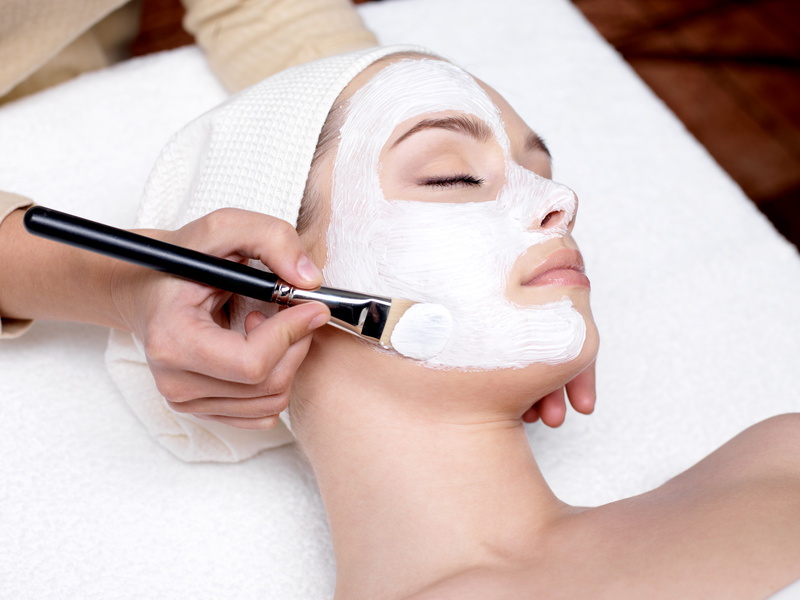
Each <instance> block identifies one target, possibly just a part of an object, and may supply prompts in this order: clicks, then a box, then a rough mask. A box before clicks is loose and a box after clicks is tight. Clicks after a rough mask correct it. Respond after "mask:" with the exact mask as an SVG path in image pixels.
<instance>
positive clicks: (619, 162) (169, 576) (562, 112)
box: [0, 0, 800, 600]
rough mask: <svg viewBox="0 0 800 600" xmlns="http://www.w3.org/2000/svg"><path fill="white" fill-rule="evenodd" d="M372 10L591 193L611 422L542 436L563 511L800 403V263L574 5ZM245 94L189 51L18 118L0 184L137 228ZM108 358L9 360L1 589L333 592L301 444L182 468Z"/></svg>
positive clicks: (41, 327)
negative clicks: (432, 53) (167, 153)
mask: <svg viewBox="0 0 800 600" xmlns="http://www.w3.org/2000/svg"><path fill="white" fill-rule="evenodd" d="M360 12H361V14H362V16H363V17H364V19H365V20H366V22H367V24H368V26H370V27H371V28H373V29H374V31H376V32H377V34H378V35H379V37H380V39H381V40H382V42H384V43H401V42H409V43H419V44H423V45H426V46H429V47H431V48H433V49H435V50H437V51H439V52H442V53H444V54H445V55H447V56H449V57H451V58H452V59H453V60H454V61H455V62H457V63H458V64H460V65H462V66H464V67H466V68H467V69H470V70H472V71H473V72H474V73H475V74H476V75H478V76H479V77H482V78H483V79H485V80H486V81H487V82H489V83H490V84H492V85H493V86H494V87H496V88H497V89H498V90H499V91H500V92H501V93H503V94H504V95H505V96H506V97H507V98H508V100H509V101H510V102H511V103H512V105H514V106H515V107H516V108H517V110H518V112H519V113H520V114H521V115H522V116H523V117H524V118H525V119H526V120H527V121H528V122H529V123H530V124H531V126H533V127H534V128H535V129H536V130H537V131H538V132H539V133H540V134H542V135H543V136H544V137H545V138H546V140H547V142H548V144H549V145H550V147H551V149H552V151H553V154H554V156H555V172H556V179H558V180H559V181H562V182H564V183H566V184H568V185H570V186H571V187H573V188H574V189H575V190H576V191H577V192H578V195H579V197H580V200H581V208H580V216H579V223H578V227H577V229H576V235H577V238H578V240H579V242H580V243H581V245H582V249H583V250H584V254H585V257H586V262H587V268H588V270H589V274H590V276H591V278H592V281H593V304H594V307H595V313H596V317H597V320H598V322H599V325H600V327H601V334H602V338H603V341H602V347H601V357H600V361H599V366H598V375H599V378H598V391H599V405H598V410H597V412H596V413H595V415H593V416H591V417H588V418H587V417H580V416H577V415H575V414H570V415H569V417H568V422H567V424H566V425H565V426H564V427H562V428H561V429H558V430H555V431H550V430H547V429H545V428H543V427H541V426H534V427H531V429H530V437H531V440H532V444H533V446H534V448H535V451H536V453H537V456H538V458H539V461H540V464H541V466H542V469H543V471H544V473H545V476H546V477H547V479H548V481H549V482H550V483H551V485H552V486H553V488H554V489H555V491H556V493H557V494H559V495H560V496H561V497H562V498H563V499H564V500H566V501H568V502H574V503H580V504H597V503H602V502H606V501H609V500H613V499H616V498H620V497H623V496H626V495H630V494H634V493H637V492H641V491H644V490H646V489H649V488H651V487H653V486H655V485H658V484H659V483H661V482H663V481H664V480H665V479H667V478H669V477H671V476H672V475H674V474H675V473H677V472H678V471H680V470H682V469H684V468H686V467H688V466H689V465H691V464H692V463H693V462H695V461H696V460H698V459H699V458H701V457H702V456H703V455H705V454H707V453H708V452H709V451H710V450H711V449H713V448H714V447H716V446H718V445H719V444H720V443H722V442H724V441H725V440H727V439H728V438H730V437H731V436H733V435H735V434H736V433H737V432H739V431H740V430H742V429H743V428H745V427H746V426H748V425H750V424H752V423H754V422H756V421H758V420H761V419H763V418H765V417H767V416H770V415H773V414H778V413H781V412H787V411H797V410H800V391H799V390H800V369H798V368H797V366H796V365H797V364H798V360H799V359H800V320H798V319H797V318H796V314H795V313H796V307H797V306H798V300H797V298H798V297H800V258H799V257H798V254H797V252H796V250H795V249H794V248H793V247H792V246H790V245H789V244H787V243H786V242H784V241H783V240H782V239H781V238H780V236H779V235H778V234H776V233H775V231H774V230H773V229H772V227H771V226H770V225H769V223H768V222H767V221H766V220H765V219H764V218H763V217H762V216H761V215H760V214H759V213H758V212H757V211H756V209H755V208H754V207H753V206H752V205H751V204H750V203H749V202H748V201H747V199H746V198H745V197H744V196H743V194H742V192H741V191H740V190H739V188H738V187H737V186H736V185H735V184H734V183H733V182H732V181H731V180H730V178H729V177H728V176H727V175H725V174H724V173H723V172H722V170H721V169H720V168H719V167H718V166H717V165H716V164H715V163H714V161H713V160H712V159H711V158H710V157H709V156H708V155H707V154H706V152H705V151H704V150H703V148H702V147H701V146H700V145H699V144H698V143H697V142H696V141H695V140H694V139H693V138H691V136H689V135H688V134H687V132H686V131H685V130H684V129H683V127H682V125H681V124H680V123H679V122H678V121H677V120H676V119H675V117H674V116H673V115H672V114H671V113H670V112H669V111H668V110H667V109H666V108H665V107H664V106H663V105H662V104H661V102H660V101H659V100H657V99H656V98H655V97H654V96H653V94H652V93H651V92H650V91H649V90H648V89H647V88H646V87H645V86H644V84H643V83H641V81H640V80H639V79H638V78H637V77H636V76H635V74H633V73H632V72H631V70H630V69H629V68H628V66H627V65H626V64H625V63H624V62H623V61H622V60H621V59H620V57H619V56H617V55H616V54H615V52H614V51H613V50H612V49H611V48H610V47H609V46H608V45H607V44H606V43H605V42H604V41H603V40H602V39H601V38H600V37H599V36H598V35H597V34H596V33H595V32H594V30H593V29H592V28H591V27H590V26H589V25H588V24H587V23H586V22H585V21H584V20H583V18H582V17H581V16H580V14H579V13H578V12H577V11H576V9H575V8H574V7H573V6H572V5H571V4H570V3H569V2H568V1H567V0H540V1H539V2H535V3H534V2H530V1H529V0H504V1H503V2H496V0H469V1H467V0H392V1H387V2H381V3H373V4H367V5H364V6H362V7H360ZM223 97H224V93H223V92H222V90H221V89H220V87H219V86H218V85H217V84H216V82H215V81H214V80H213V78H212V77H211V75H210V74H209V72H208V71H207V69H206V67H205V65H204V63H203V61H202V58H201V56H200V55H199V53H198V52H197V50H196V49H194V48H189V49H182V50H178V51H175V52H171V53H165V54H161V55H156V56H154V57H148V58H144V59H140V60H137V61H133V62H130V63H127V64H124V65H121V66H119V67H116V68H113V69H110V70H108V71H104V72H101V73H97V74H93V75H87V76H84V77H82V78H80V79H78V80H76V81H73V82H71V83H68V84H66V85H63V86H61V87H59V88H56V89H54V90H51V91H48V92H45V93H42V94H40V95H38V96H36V97H32V98H30V99H27V100H24V101H22V102H18V103H16V104H14V105H11V106H7V107H5V108H3V109H2V110H0V189H7V190H10V191H16V192H19V193H24V194H28V195H31V196H32V197H34V198H35V199H36V201H37V202H39V203H40V204H44V205H49V206H52V207H54V208H59V209H62V210H67V211H70V212H74V213H77V214H81V215H84V216H87V217H89V218H95V219H98V220H101V221H105V222H107V223H110V224H112V225H117V226H129V225H130V224H131V223H132V222H133V220H134V215H135V211H136V206H137V202H138V197H139V194H140V191H141V188H142V186H143V184H144V181H145V179H146V177H147V173H148V171H149V168H150V166H151V165H152V162H153V160H154V158H155V156H156V155H157V153H158V151H159V149H160V148H161V146H162V145H163V143H164V142H165V141H166V139H167V138H168V137H169V135H170V134H171V133H172V132H174V131H175V130H177V129H178V128H179V127H180V126H181V125H183V124H184V123H185V122H187V121H189V120H190V119H191V118H193V117H194V116H196V115H198V114H200V113H201V112H203V111H205V110H206V109H208V108H210V107H211V106H213V105H214V104H215V103H216V102H218V101H219V100H221V99H222V98H223ZM0 285H2V282H0ZM106 339H107V333H106V332H105V331H104V330H102V329H100V328H95V327H90V326H82V325H74V324H53V323H44V322H40V323H37V324H36V325H35V326H34V328H33V330H32V331H31V332H30V333H29V334H28V335H26V336H25V337H23V338H21V339H20V340H17V341H13V342H9V343H3V344H2V345H0V451H2V456H3V457H4V458H3V460H2V465H1V466H0V480H2V487H1V488H0V490H2V491H0V596H1V597H8V598H37V599H40V598H75V597H80V598H93V597H97V598H131V599H133V598H136V599H139V598H143V597H152V598H157V597H160V598H192V599H195V598H227V597H235V598H239V599H247V598H280V599H291V598H298V599H301V598H302V599H304V600H309V599H316V598H327V597H330V595H331V593H332V589H333V573H334V566H333V558H332V553H331V547H330V540H329V536H328V530H327V525H326V522H325V518H324V513H323V509H322V505H321V501H320V498H319V495H318V493H317V490H316V487H315V484H314V481H313V478H312V476H311V474H310V471H309V469H308V467H307V465H305V463H304V462H303V459H302V458H301V457H300V456H299V454H298V453H297V451H296V450H295V449H294V448H293V447H288V448H282V449H279V450H277V451H270V452H268V453H265V454H262V455H260V456H258V457H256V458H255V459H252V460H250V461H247V462H245V463H241V464H236V465H211V464H193V465H187V464H184V463H181V462H179V461H177V460H176V459H174V458H173V457H172V456H171V455H170V454H169V453H168V452H167V451H165V450H163V449H162V448H161V447H159V446H158V445H157V444H156V443H155V442H153V440H151V439H149V438H148V437H147V435H146V433H145V431H144V429H143V428H142V426H141V425H140V424H139V423H138V422H137V420H136V418H135V417H134V415H133V414H132V413H131V412H130V411H129V410H128V408H127V407H126V406H125V405H124V403H123V401H122V400H121V398H120V396H119V395H118V393H117V391H116V390H115V389H114V387H113V385H112V384H111V381H110V380H109V378H108V376H107V374H106V372H105V368H104V366H103V351H104V348H105V343H106ZM794 592H795V593H796V592H797V588H795V589H794ZM787 593H792V591H791V590H789V591H787ZM792 595H793V596H794V594H792ZM785 597H786V596H784V598H785Z"/></svg>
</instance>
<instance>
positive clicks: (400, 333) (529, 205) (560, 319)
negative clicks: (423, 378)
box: [323, 59, 586, 370]
mask: <svg viewBox="0 0 800 600" xmlns="http://www.w3.org/2000/svg"><path fill="white" fill-rule="evenodd" d="M442 111H459V112H462V113H466V114H469V115H474V116H475V117H477V118H479V119H481V120H482V121H484V122H485V123H486V124H487V125H488V126H489V127H490V128H491V129H492V131H493V132H494V135H495V137H496V139H497V142H498V143H499V144H500V147H501V149H502V151H503V154H504V158H505V165H506V166H505V170H506V180H505V184H504V185H503V187H502V189H501V190H500V193H499V194H498V196H497V199H496V200H495V201H492V202H472V203H462V204H454V203H434V202H414V201H406V200H398V199H391V198H390V199H387V198H385V197H384V194H383V191H382V189H381V185H380V178H379V171H380V160H379V158H380V153H381V150H382V148H383V147H384V145H385V144H386V142H387V141H388V140H389V138H390V136H391V134H392V132H393V131H394V129H395V128H396V127H397V126H398V125H399V124H400V123H402V122H404V121H406V120H408V119H410V118H412V117H419V116H422V115H425V114H429V113H436V112H442ZM331 204H332V211H331V214H332V216H331V223H330V226H329V228H328V233H327V244H328V260H327V264H326V266H325V268H324V270H323V273H324V276H325V281H326V284H327V285H331V286H333V287H343V288H348V289H358V290H369V291H370V293H375V294H381V295H384V296H387V297H394V298H407V299H410V300H415V301H419V302H427V303H432V304H433V305H434V307H433V308H427V309H426V308H424V307H425V306H427V305H422V306H423V308H422V309H420V314H416V315H414V314H408V315H407V316H404V317H403V318H402V319H401V320H400V322H399V323H398V325H397V327H396V329H395V331H394V333H393V335H392V345H393V347H394V348H395V349H396V350H397V351H398V352H400V353H401V354H404V355H406V356H410V357H412V358H417V359H420V360H421V362H422V364H424V365H426V366H429V367H435V368H452V367H455V368H461V369H470V370H471V369H476V370H483V369H497V368H519V367H525V366H527V365H530V364H533V363H539V362H541V363H548V364H554V363H560V362H566V361H569V360H572V359H573V358H575V357H577V356H578V354H579V353H580V350H581V348H582V347H583V341H584V337H585V333H586V326H585V323H584V321H583V318H582V317H581V315H580V314H579V313H578V311H577V310H575V308H574V306H573V305H572V302H571V301H570V300H569V299H568V298H566V297H565V298H564V299H562V300H561V301H559V302H554V303H550V304H546V305H542V306H525V307H522V306H518V305H515V304H513V303H512V302H510V301H509V300H508V299H507V298H506V296H505V290H506V285H507V281H508V276H509V273H510V272H511V269H512V267H513V266H514V264H515V262H516V260H517V258H518V257H519V256H521V255H522V254H524V253H525V251H526V250H527V249H528V248H530V247H531V246H533V245H536V244H540V243H542V242H544V241H545V240H547V239H551V238H553V237H560V236H563V235H564V234H565V233H566V227H567V223H569V221H571V219H572V217H573V216H574V214H575V210H576V199H575V196H574V194H573V193H572V191H571V190H569V189H568V188H566V187H565V186H562V185H560V184H557V183H554V182H552V181H550V180H549V179H545V178H542V177H539V176H538V175H536V174H534V173H532V172H530V171H528V170H527V169H524V168H523V167H521V166H520V165H518V164H517V163H515V162H514V161H513V159H512V158H511V154H510V143H509V140H508V136H507V135H506V132H505V129H504V127H503V123H502V120H501V117H500V112H499V109H498V108H497V107H496V106H495V105H494V103H493V102H492V101H491V99H490V98H489V96H488V94H487V93H486V92H485V91H484V90H483V89H482V88H481V87H480V86H479V85H478V84H477V82H476V81H475V80H474V79H473V78H472V76H471V75H469V74H468V73H467V72H465V71H463V70H462V69H460V68H458V67H456V66H454V65H452V64H450V63H447V62H443V61H439V60H409V59H404V60H400V61H398V62H396V63H393V64H391V65H389V66H387V67H385V68H383V69H382V70H381V71H379V72H378V73H377V74H376V75H375V76H373V77H372V79H371V80H370V81H369V82H368V83H367V84H366V85H365V86H364V87H362V88H361V89H360V90H358V91H357V92H356V93H355V94H354V95H353V98H352V99H351V103H350V106H349V109H348V115H347V118H346V120H345V123H344V125H343V127H342V131H341V138H340V142H339V147H338V151H337V155H336V162H335V165H334V171H333V190H332V198H331ZM553 211H563V212H564V213H565V217H566V218H562V219H561V221H560V222H561V223H562V224H563V225H561V226H559V227H552V228H546V229H541V228H535V227H534V228H533V229H529V228H531V227H532V226H533V225H534V224H538V223H540V222H541V220H542V219H543V218H544V217H545V216H546V215H548V214H549V213H551V212H553ZM437 304H438V305H441V307H444V308H446V310H444V311H443V310H442V309H441V307H435V305H437ZM429 311H430V312H429ZM448 311H449V317H450V318H449V319H448V315H447V314H446V313H447V312H448ZM409 312H410V311H409ZM407 317H408V320H407ZM429 317H430V318H429ZM429 325H430V326H431V327H429ZM450 327H452V330H451V331H450V335H449V337H448V338H447V340H446V343H443V340H442V337H441V335H442V331H444V330H446V329H447V328H450ZM437 328H438V329H437ZM429 334H430V335H429ZM437 336H438V337H437ZM431 340H433V341H431ZM437 340H440V341H437ZM437 344H438V346H437ZM442 345H443V347H440V348H439V346H442ZM436 348H438V349H439V351H438V352H435V350H436Z"/></svg>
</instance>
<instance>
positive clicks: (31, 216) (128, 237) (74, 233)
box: [25, 206, 279, 302]
mask: <svg viewBox="0 0 800 600" xmlns="http://www.w3.org/2000/svg"><path fill="white" fill-rule="evenodd" d="M25 228H26V229H27V230H28V231H29V232H30V233H32V234H34V235H38V236H41V237H44V238H48V239H51V240H55V241H57V242H62V243H65V244H69V245H71V246H76V247H78V248H83V249H84V250H91V251H92V252H98V253H100V254H105V255H106V256H110V257H112V258H118V259H120V260H124V261H127V262H129V263H133V264H136V265H141V266H143V267H148V268H150V269H155V270H157V271H162V272H164V273H169V274H170V275H176V276H177V277H181V278H183V279H188V280H190V281H195V282H197V283H203V284H205V285H210V286H212V287H215V288H219V289H221V290H226V291H228V292H233V293H234V294H240V295H242V296H249V297H250V298H256V299H258V300H265V301H267V302H269V301H271V299H272V297H273V293H274V292H275V288H276V286H277V284H278V281H279V280H278V276H277V275H275V274H273V273H268V272H266V271H261V270H259V269H254V268H253V267H249V266H247V265H243V264H240V263H237V262H234V261H232V260H225V259H223V258H218V257H216V256H211V255H210V254H203V253H202V252H197V251H196V250H190V249H188V248H182V247H181V246H175V245H173V244H168V243H166V242H162V241H160V240H154V239H152V238H149V237H146V236H144V235H139V234H137V233H131V232H130V231H125V230H124V229H117V228H116V227H110V226H108V225H103V224H102V223H96V222H94V221H89V220H87V219H82V218H80V217H76V216H73V215H68V214H66V213H63V212H59V211H56V210H52V209H50V208H44V207H42V206H34V207H32V208H29V209H28V210H27V211H26V212H25Z"/></svg>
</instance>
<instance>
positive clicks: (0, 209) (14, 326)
mask: <svg viewBox="0 0 800 600" xmlns="http://www.w3.org/2000/svg"><path fill="white" fill-rule="evenodd" d="M32 204H33V201H31V199H30V198H26V197H25V196H20V195H19V194H12V193H10V192H0V223H2V222H3V220H4V219H5V218H6V217H7V216H8V215H10V214H11V213H12V212H14V211H15V210H17V209H18V208H27V207H29V206H31V205H32ZM32 323H33V321H29V320H21V319H6V318H3V317H2V316H0V339H12V338H17V337H19V336H21V335H22V334H23V333H25V332H26V331H27V330H28V329H29V328H30V326H31V324H32Z"/></svg>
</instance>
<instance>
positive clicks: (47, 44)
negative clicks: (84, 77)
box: [0, 0, 135, 97]
mask: <svg viewBox="0 0 800 600" xmlns="http://www.w3.org/2000/svg"><path fill="white" fill-rule="evenodd" d="M126 1H127V0H74V1H72V2H54V1H53V0H3V1H2V2H0V57H2V59H0V96H6V95H7V94H8V93H9V92H10V91H11V90H12V89H13V88H15V87H16V86H18V85H19V84H21V83H22V82H23V81H25V80H27V79H28V78H30V77H31V76H32V75H33V74H34V73H36V72H37V71H38V70H39V69H41V68H42V67H43V66H45V65H46V64H47V63H49V62H50V61H51V60H52V59H53V58H54V57H56V55H58V54H59V53H61V52H62V50H64V49H65V48H67V47H68V46H70V48H69V52H67V53H66V54H65V55H64V57H61V58H59V61H58V64H54V65H53V68H52V69H49V71H50V72H49V73H48V74H47V75H46V76H45V75H40V76H38V79H42V78H47V79H48V81H47V82H41V81H37V82H34V83H35V85H33V84H31V85H33V87H31V85H29V86H28V87H30V88H31V89H25V90H20V91H17V93H15V94H14V97H18V96H20V95H22V92H24V91H27V92H30V91H34V90H35V89H41V88H42V87H45V86H44V85H43V83H46V84H47V85H52V84H55V83H59V82H60V81H64V80H65V79H68V78H69V77H72V76H74V75H76V74H78V73H82V72H84V71H87V70H90V69H95V68H100V67H103V66H106V64H107V61H106V59H105V57H104V56H103V55H102V52H101V50H100V48H99V47H95V46H97V42H96V41H95V40H91V39H89V37H87V36H86V35H82V34H85V32H86V31H87V30H88V29H89V28H90V27H92V26H93V25H95V24H96V23H97V22H98V21H100V20H101V19H103V18H104V17H106V16H107V15H109V13H111V12H113V11H115V10H116V9H117V8H119V7H120V6H121V5H122V4H124V3H125V2H126ZM134 31H135V29H134ZM79 38H80V39H79Z"/></svg>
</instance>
